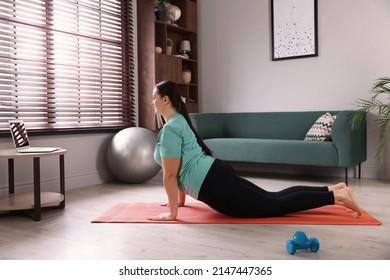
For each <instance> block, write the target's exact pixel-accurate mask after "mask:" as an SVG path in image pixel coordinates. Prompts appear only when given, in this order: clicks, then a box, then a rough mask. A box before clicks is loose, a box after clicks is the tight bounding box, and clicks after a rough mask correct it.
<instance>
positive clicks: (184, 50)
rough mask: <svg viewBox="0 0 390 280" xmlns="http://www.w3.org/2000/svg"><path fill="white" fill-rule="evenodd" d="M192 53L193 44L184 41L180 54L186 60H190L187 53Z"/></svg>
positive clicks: (181, 44)
mask: <svg viewBox="0 0 390 280" xmlns="http://www.w3.org/2000/svg"><path fill="white" fill-rule="evenodd" d="M190 51H191V43H190V41H188V40H183V41H181V42H180V47H179V52H180V54H181V55H182V56H183V57H184V58H190V57H189V56H188V54H187V52H190Z"/></svg>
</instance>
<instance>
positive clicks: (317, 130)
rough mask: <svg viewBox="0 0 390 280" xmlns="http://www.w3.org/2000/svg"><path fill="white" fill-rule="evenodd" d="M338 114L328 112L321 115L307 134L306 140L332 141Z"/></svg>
mask: <svg viewBox="0 0 390 280" xmlns="http://www.w3.org/2000/svg"><path fill="white" fill-rule="evenodd" d="M335 119H336V116H332V115H331V114H330V113H326V114H324V115H322V116H321V117H319V118H318V119H317V120H316V121H315V123H314V124H313V126H312V127H311V128H310V129H309V131H308V132H307V134H306V137H305V141H330V140H331V135H332V125H333V123H334V120H335Z"/></svg>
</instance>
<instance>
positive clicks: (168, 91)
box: [156, 81, 212, 156]
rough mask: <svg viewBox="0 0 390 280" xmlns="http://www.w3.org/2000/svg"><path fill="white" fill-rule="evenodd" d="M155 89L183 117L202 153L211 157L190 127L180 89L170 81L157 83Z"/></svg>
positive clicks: (192, 127) (190, 123)
mask: <svg viewBox="0 0 390 280" xmlns="http://www.w3.org/2000/svg"><path fill="white" fill-rule="evenodd" d="M156 88H157V90H158V93H159V94H160V96H161V97H164V96H168V97H169V100H170V101H171V103H172V106H173V107H174V108H176V111H177V112H178V113H180V114H182V115H183V117H184V118H185V119H186V121H187V123H188V125H189V126H190V128H191V130H192V131H193V132H194V134H195V137H196V140H197V142H198V144H199V146H200V147H201V148H202V149H203V151H204V153H205V154H206V155H209V156H211V154H212V153H211V150H210V149H209V148H208V147H207V146H206V144H205V143H204V142H203V139H202V138H201V137H200V135H199V133H198V132H197V131H196V130H195V128H194V126H193V125H192V121H191V118H190V115H189V114H188V111H187V107H186V104H185V102H184V101H183V99H182V96H181V94H180V88H179V86H178V85H177V84H176V83H174V82H172V81H163V82H161V83H158V84H157V85H156Z"/></svg>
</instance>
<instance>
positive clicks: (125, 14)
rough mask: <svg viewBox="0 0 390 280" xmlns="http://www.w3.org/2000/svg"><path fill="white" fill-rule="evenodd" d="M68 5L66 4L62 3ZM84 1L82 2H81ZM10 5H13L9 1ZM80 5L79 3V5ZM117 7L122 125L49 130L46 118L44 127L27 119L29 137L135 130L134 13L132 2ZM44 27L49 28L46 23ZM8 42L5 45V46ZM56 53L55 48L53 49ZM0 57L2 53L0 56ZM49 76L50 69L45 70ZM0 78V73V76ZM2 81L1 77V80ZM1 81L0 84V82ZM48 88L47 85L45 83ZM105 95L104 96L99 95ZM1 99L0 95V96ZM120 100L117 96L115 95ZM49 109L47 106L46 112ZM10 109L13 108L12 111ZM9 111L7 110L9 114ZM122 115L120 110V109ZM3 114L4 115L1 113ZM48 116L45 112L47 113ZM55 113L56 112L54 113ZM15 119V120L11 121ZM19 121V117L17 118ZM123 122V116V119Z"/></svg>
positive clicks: (48, 0)
mask: <svg viewBox="0 0 390 280" xmlns="http://www.w3.org/2000/svg"><path fill="white" fill-rule="evenodd" d="M53 1H55V0H44V1H43V2H42V3H45V5H46V6H50V4H53V3H52V2H53ZM65 1H67V0H65ZM79 1H80V0H69V1H67V2H69V3H74V2H77V3H78V2H79ZM84 1H85V0H84ZM9 2H13V1H12V0H11V1H9ZM81 2H82V1H81ZM118 3H119V5H120V6H121V11H122V13H121V19H120V21H121V29H122V31H121V50H122V52H121V53H122V55H121V60H122V61H121V63H122V73H121V76H122V79H121V84H120V85H121V89H122V90H121V91H122V93H121V98H122V100H123V98H128V99H129V100H128V108H129V112H127V116H126V118H127V119H126V121H123V122H122V124H113V125H112V124H111V125H104V126H95V125H93V123H91V125H90V126H88V127H86V126H72V127H56V126H50V122H49V118H46V119H47V121H46V122H45V125H44V126H39V125H35V126H34V125H29V121H28V119H27V120H26V119H24V121H25V123H26V126H27V128H28V130H29V134H31V135H37V134H39V135H52V134H75V133H96V132H98V133H106V132H116V131H119V130H121V129H123V128H125V127H130V126H136V108H135V106H136V104H135V99H136V98H135V82H136V77H135V49H134V48H135V43H134V40H135V38H134V30H135V18H134V17H135V16H134V9H135V1H134V0H131V1H127V0H118ZM47 17H50V14H47V13H46V14H45V19H46V21H48V19H47ZM0 20H3V22H5V21H6V20H5V18H4V17H2V15H1V14H0ZM46 24H50V21H49V23H48V22H46ZM50 32H53V31H52V30H49V29H47V30H46V35H45V37H46V38H47V37H49V36H51V35H50V34H49V33H50ZM7 43H8V42H5V43H4V45H5V44H7ZM53 49H54V51H55V47H53ZM0 55H1V53H0ZM47 56H49V54H46V57H45V56H42V58H47ZM46 70H47V71H48V72H49V68H47V69H46ZM0 74H1V72H0ZM0 78H1V77H0ZM0 81H1V80H0ZM47 85H49V83H47ZM12 94H13V96H14V95H16V94H15V92H12ZM48 94H49V90H48V89H47V90H46V95H48ZM102 94H104V93H102ZM0 96H1V92H0ZM118 96H119V95H118ZM1 102H4V101H2V100H0V110H1V109H2V107H5V106H2V105H3V104H1ZM5 104H6V103H5ZM47 107H48V106H46V108H47ZM124 108H126V105H124ZM11 109H12V108H11ZM11 109H10V110H11ZM15 110H16V109H15ZM121 110H122V111H123V107H122V109H121ZM4 112H5V111H4ZM4 112H3V115H6V113H4ZM46 113H47V112H46ZM56 113H58V112H56ZM8 114H9V115H10V114H12V113H11V112H8ZM13 118H15V117H13ZM17 118H20V117H17ZM122 118H123V115H122ZM101 119H104V116H103V117H101ZM0 136H9V128H8V120H6V118H5V117H1V112H0Z"/></svg>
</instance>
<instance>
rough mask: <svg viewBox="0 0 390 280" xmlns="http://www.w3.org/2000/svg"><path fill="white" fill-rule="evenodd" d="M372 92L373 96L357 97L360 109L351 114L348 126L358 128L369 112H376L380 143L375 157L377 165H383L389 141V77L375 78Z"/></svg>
mask: <svg viewBox="0 0 390 280" xmlns="http://www.w3.org/2000/svg"><path fill="white" fill-rule="evenodd" d="M372 93H373V96H372V97H371V98H370V99H359V102H358V106H359V107H360V109H359V110H357V111H355V113H354V114H352V115H351V117H350V126H351V128H352V129H358V127H359V125H360V123H361V122H362V121H363V120H364V119H365V118H366V115H367V114H368V113H369V112H376V113H377V114H378V119H377V120H376V122H377V124H378V125H379V127H378V134H379V141H380V145H379V147H378V149H377V151H376V154H375V159H376V163H377V165H378V166H383V163H384V152H385V147H386V145H387V143H388V142H389V141H390V101H389V100H390V77H381V78H379V79H377V80H376V81H375V83H374V85H373V87H372ZM386 99H387V103H386V101H385V100H386Z"/></svg>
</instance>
